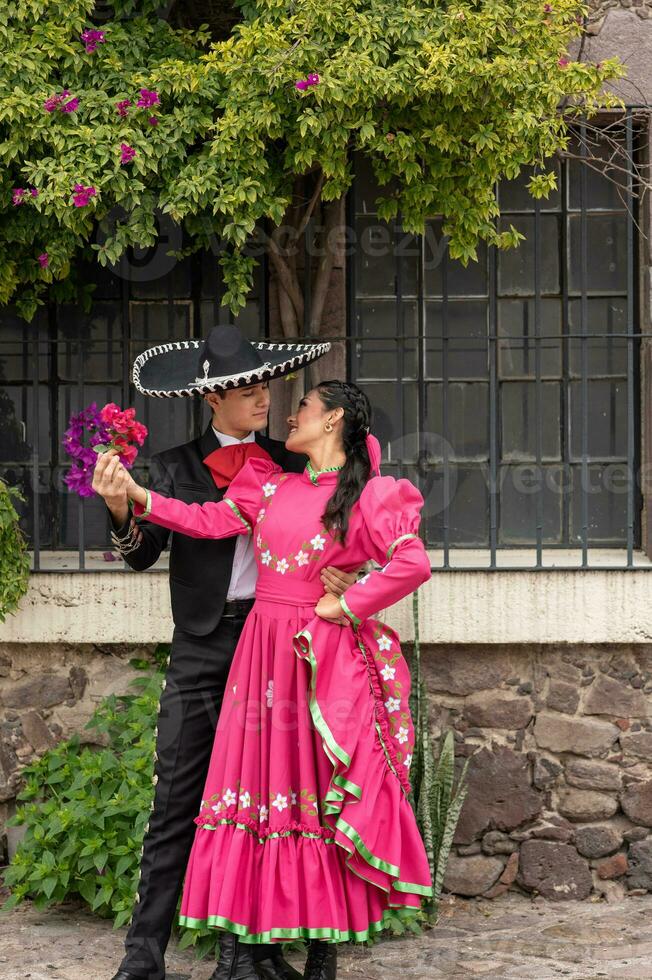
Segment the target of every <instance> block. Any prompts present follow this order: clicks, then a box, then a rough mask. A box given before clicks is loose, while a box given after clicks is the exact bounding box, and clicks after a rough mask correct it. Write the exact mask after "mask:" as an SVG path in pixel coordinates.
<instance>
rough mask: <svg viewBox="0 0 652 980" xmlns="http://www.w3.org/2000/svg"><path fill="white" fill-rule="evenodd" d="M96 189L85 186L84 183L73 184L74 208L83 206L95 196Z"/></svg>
mask: <svg viewBox="0 0 652 980" xmlns="http://www.w3.org/2000/svg"><path fill="white" fill-rule="evenodd" d="M96 194H97V191H96V189H95V188H94V187H90V186H89V187H86V186H85V185H84V184H75V186H74V187H73V189H72V202H73V204H74V205H75V207H76V208H84V207H86V205H87V204H88V203H89V202H90V199H91V198H92V197H95V195H96Z"/></svg>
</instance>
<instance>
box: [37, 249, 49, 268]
mask: <svg viewBox="0 0 652 980" xmlns="http://www.w3.org/2000/svg"><path fill="white" fill-rule="evenodd" d="M38 262H39V265H40V266H41V268H42V269H47V267H48V266H49V264H50V256H49V255H48V253H47V252H41V254H40V255H39V257H38Z"/></svg>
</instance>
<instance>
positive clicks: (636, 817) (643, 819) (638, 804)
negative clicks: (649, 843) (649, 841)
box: [620, 779, 652, 827]
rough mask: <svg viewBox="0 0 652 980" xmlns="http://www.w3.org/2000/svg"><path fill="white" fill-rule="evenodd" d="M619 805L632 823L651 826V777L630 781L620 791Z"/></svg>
mask: <svg viewBox="0 0 652 980" xmlns="http://www.w3.org/2000/svg"><path fill="white" fill-rule="evenodd" d="M620 805H621V806H622V808H623V810H624V811H625V813H626V814H627V816H628V817H629V819H630V820H631V821H632V823H636V824H639V825H642V826H643V827H652V779H647V780H645V782H642V783H630V785H629V786H628V787H627V788H626V789H625V790H623V792H622V793H621V796H620Z"/></svg>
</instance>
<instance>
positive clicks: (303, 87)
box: [294, 78, 308, 92]
mask: <svg viewBox="0 0 652 980" xmlns="http://www.w3.org/2000/svg"><path fill="white" fill-rule="evenodd" d="M294 87H295V88H298V89H299V91H300V92H305V90H306V89H307V88H308V82H307V81H306V79H305V78H300V79H299V80H298V81H297V82H295V83H294Z"/></svg>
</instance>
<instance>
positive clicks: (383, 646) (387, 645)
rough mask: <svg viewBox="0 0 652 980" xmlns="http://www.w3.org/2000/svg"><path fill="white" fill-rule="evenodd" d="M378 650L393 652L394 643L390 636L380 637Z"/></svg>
mask: <svg viewBox="0 0 652 980" xmlns="http://www.w3.org/2000/svg"><path fill="white" fill-rule="evenodd" d="M378 649H379V650H391V649H392V641H391V639H390V638H389V636H379V637H378Z"/></svg>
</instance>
